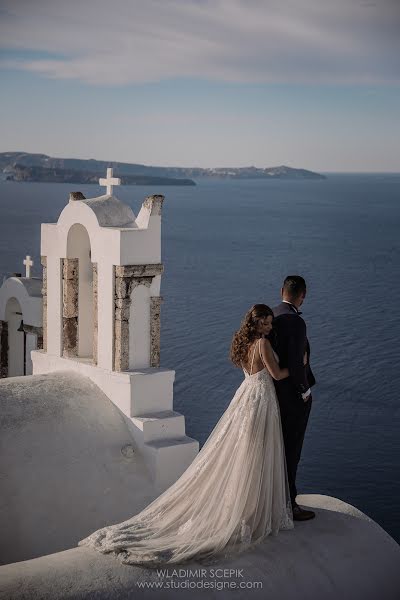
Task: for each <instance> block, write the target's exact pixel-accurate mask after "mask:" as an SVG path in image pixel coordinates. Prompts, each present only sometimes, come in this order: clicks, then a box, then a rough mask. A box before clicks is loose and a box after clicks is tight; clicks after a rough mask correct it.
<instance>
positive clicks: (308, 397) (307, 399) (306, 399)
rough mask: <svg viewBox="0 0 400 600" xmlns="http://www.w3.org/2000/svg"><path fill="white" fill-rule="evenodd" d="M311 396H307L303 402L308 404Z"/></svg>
mask: <svg viewBox="0 0 400 600" xmlns="http://www.w3.org/2000/svg"><path fill="white" fill-rule="evenodd" d="M311 398H312V395H311V394H308V396H307V398H303V400H304V402H308V401H309V400H311Z"/></svg>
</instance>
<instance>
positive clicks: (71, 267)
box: [61, 258, 79, 357]
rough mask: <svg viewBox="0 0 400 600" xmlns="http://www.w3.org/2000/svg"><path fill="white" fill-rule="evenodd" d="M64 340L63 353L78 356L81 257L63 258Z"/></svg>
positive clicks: (67, 355)
mask: <svg viewBox="0 0 400 600" xmlns="http://www.w3.org/2000/svg"><path fill="white" fill-rule="evenodd" d="M61 261H62V277H63V280H62V284H63V285H62V292H63V314H62V317H63V341H62V355H63V356H65V357H72V356H78V291H79V277H78V275H79V259H78V258H62V259H61Z"/></svg>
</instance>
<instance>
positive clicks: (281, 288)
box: [281, 287, 283, 296]
mask: <svg viewBox="0 0 400 600" xmlns="http://www.w3.org/2000/svg"><path fill="white" fill-rule="evenodd" d="M281 296H283V287H281Z"/></svg>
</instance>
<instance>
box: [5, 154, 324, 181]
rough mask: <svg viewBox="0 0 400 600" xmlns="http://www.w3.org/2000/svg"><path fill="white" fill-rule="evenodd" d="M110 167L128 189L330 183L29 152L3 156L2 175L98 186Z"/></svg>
mask: <svg viewBox="0 0 400 600" xmlns="http://www.w3.org/2000/svg"><path fill="white" fill-rule="evenodd" d="M107 167H113V169H114V177H120V178H121V183H122V184H125V185H153V184H155V185H196V183H195V182H194V181H193V179H192V178H196V179H200V178H203V177H207V178H214V179H270V180H271V179H298V180H299V179H326V176H325V175H321V174H320V173H315V172H314V171H308V170H307V169H294V168H292V167H287V166H285V165H281V166H278V167H265V168H258V167H229V168H228V167H222V168H214V169H202V168H199V167H151V166H147V165H140V164H134V163H132V164H131V163H122V162H115V161H103V160H94V159H92V158H91V159H88V160H84V159H78V158H54V157H51V156H47V155H46V154H30V153H28V152H2V153H0V173H1V177H2V179H3V180H4V179H6V180H8V181H36V182H57V183H97V184H98V180H99V177H104V174H105V172H106V169H107Z"/></svg>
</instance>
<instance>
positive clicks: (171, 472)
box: [141, 435, 199, 490]
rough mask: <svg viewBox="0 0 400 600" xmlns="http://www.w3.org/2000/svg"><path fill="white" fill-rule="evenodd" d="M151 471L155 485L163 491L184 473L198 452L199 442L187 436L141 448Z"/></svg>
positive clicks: (152, 443) (155, 442)
mask: <svg viewBox="0 0 400 600" xmlns="http://www.w3.org/2000/svg"><path fill="white" fill-rule="evenodd" d="M141 450H142V452H143V454H144V455H145V456H146V459H147V462H148V464H149V467H150V469H151V470H152V473H153V476H154V481H155V485H156V486H157V487H158V488H159V489H160V490H164V489H166V488H167V487H168V486H170V485H171V484H172V483H174V482H175V481H176V480H177V479H179V477H180V476H181V475H182V473H183V472H184V471H186V469H187V467H188V466H189V465H190V464H191V462H192V461H193V460H194V458H195V457H196V456H197V454H198V452H199V442H198V441H197V440H195V439H193V438H191V437H189V436H187V435H185V436H183V437H177V438H170V439H164V440H154V441H152V442H148V443H146V444H144V445H143V446H142V448H141Z"/></svg>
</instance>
